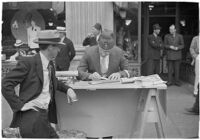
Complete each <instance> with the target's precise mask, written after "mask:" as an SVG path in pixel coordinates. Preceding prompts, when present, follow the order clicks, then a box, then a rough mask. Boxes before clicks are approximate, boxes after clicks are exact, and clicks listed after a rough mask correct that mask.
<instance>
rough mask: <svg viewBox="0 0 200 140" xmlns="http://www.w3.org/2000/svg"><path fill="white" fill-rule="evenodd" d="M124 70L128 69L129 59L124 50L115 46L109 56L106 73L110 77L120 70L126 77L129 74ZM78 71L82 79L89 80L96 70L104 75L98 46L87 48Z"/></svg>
mask: <svg viewBox="0 0 200 140" xmlns="http://www.w3.org/2000/svg"><path fill="white" fill-rule="evenodd" d="M123 70H128V60H127V59H126V58H125V57H124V55H123V51H122V50H121V49H120V48H118V47H114V48H112V50H111V53H110V56H109V66H108V71H107V73H106V75H107V77H108V76H110V75H111V74H112V73H115V72H120V74H121V76H122V77H126V76H127V74H126V72H125V71H123ZM78 72H79V77H80V78H81V80H89V79H88V77H89V75H90V74H92V73H94V72H98V73H99V74H100V75H102V73H101V70H100V54H99V48H98V46H93V47H89V48H87V49H86V50H85V54H84V56H83V57H82V59H81V60H80V64H79V66H78ZM129 74H130V72H129ZM130 75H131V74H130Z"/></svg>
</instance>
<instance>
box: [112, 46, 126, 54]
mask: <svg viewBox="0 0 200 140" xmlns="http://www.w3.org/2000/svg"><path fill="white" fill-rule="evenodd" d="M112 52H113V53H116V54H119V53H120V54H121V53H123V50H122V49H121V48H119V47H117V46H114V47H113V48H112Z"/></svg>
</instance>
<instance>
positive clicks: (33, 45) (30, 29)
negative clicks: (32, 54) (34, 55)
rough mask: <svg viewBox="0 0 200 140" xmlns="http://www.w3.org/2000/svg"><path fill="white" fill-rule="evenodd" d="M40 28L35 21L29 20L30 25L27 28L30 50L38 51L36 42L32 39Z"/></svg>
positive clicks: (35, 37)
mask: <svg viewBox="0 0 200 140" xmlns="http://www.w3.org/2000/svg"><path fill="white" fill-rule="evenodd" d="M40 30H41V28H40V27H39V26H37V25H36V23H35V21H34V20H31V26H30V27H28V28H27V37H28V46H29V47H30V50H31V51H33V50H36V51H37V52H38V51H39V46H38V44H36V43H34V42H33V41H34V40H35V39H37V32H38V31H40Z"/></svg>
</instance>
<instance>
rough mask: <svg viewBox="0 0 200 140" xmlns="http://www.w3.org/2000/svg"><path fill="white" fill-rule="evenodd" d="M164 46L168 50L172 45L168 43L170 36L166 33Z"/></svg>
mask: <svg viewBox="0 0 200 140" xmlns="http://www.w3.org/2000/svg"><path fill="white" fill-rule="evenodd" d="M164 47H165V48H166V49H168V50H169V49H170V45H169V43H168V36H167V35H165V38H164Z"/></svg>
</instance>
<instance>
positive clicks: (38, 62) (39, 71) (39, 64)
mask: <svg viewBox="0 0 200 140" xmlns="http://www.w3.org/2000/svg"><path fill="white" fill-rule="evenodd" d="M35 59H36V70H37V74H38V77H39V79H40V81H41V82H42V83H43V81H44V79H43V77H44V76H43V69H42V61H41V57H40V54H39V53H38V54H36V56H35Z"/></svg>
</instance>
